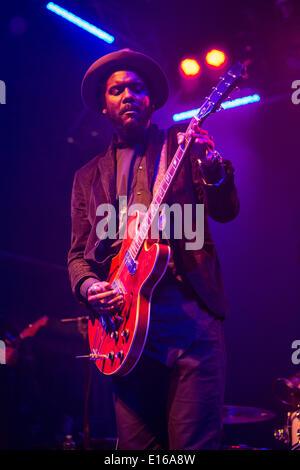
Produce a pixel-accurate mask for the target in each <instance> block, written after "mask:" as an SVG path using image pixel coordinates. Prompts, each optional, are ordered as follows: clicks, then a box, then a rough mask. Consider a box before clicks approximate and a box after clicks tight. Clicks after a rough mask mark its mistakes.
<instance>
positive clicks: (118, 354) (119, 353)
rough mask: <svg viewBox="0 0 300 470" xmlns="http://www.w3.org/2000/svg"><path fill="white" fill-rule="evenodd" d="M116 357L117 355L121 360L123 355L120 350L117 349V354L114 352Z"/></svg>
mask: <svg viewBox="0 0 300 470" xmlns="http://www.w3.org/2000/svg"><path fill="white" fill-rule="evenodd" d="M116 357H117V358H118V359H120V361H123V357H124V353H123V351H122V350H121V351H118V352H117V354H116Z"/></svg>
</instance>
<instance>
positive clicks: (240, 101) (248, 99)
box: [173, 94, 260, 121]
mask: <svg viewBox="0 0 300 470" xmlns="http://www.w3.org/2000/svg"><path fill="white" fill-rule="evenodd" d="M257 101H260V96H259V95H257V94H255V95H250V96H244V97H243V98H237V99H236V100H233V101H224V103H223V104H222V105H221V107H222V108H223V109H229V108H236V107H237V106H243V105H246V104H250V103H255V102H257ZM199 109H200V108H198V109H191V110H190V111H185V112H183V113H177V114H174V115H173V121H183V120H184V119H191V118H192V117H193V116H195V115H196V114H197V113H198V111H199Z"/></svg>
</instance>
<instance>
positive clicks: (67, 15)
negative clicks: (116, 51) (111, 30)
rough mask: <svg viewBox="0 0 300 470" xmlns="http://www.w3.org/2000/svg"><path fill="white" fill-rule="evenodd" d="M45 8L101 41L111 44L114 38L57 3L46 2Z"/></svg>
mask: <svg viewBox="0 0 300 470" xmlns="http://www.w3.org/2000/svg"><path fill="white" fill-rule="evenodd" d="M46 8H47V9H48V10H50V11H52V12H53V13H56V14H57V15H58V16H61V17H62V18H64V19H65V20H68V21H70V23H73V24H76V25H77V26H79V28H82V29H84V30H85V31H88V32H89V33H91V34H93V35H94V36H97V37H98V38H99V39H102V40H103V41H105V42H107V43H109V44H111V43H112V42H114V40H115V38H114V36H111V35H110V34H108V33H106V32H105V31H103V30H102V29H100V28H97V26H94V25H92V24H91V23H88V22H87V21H85V20H83V19H82V18H79V16H76V15H74V14H73V13H71V12H69V11H68V10H65V9H64V8H62V7H60V6H59V5H57V4H56V3H53V2H49V3H47V5H46Z"/></svg>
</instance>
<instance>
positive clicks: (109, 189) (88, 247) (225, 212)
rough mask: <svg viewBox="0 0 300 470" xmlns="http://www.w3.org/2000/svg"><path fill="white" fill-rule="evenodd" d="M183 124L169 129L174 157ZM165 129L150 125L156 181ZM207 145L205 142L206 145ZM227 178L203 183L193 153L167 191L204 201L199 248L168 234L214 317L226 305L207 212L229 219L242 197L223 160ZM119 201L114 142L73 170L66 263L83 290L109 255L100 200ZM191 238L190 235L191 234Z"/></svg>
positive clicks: (179, 198) (150, 165)
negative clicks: (98, 230)
mask: <svg viewBox="0 0 300 470" xmlns="http://www.w3.org/2000/svg"><path fill="white" fill-rule="evenodd" d="M183 130H184V127H183V126H180V125H179V126H178V125H177V126H173V127H172V128H171V129H169V130H168V133H167V138H168V144H167V159H168V163H169V162H170V161H171V159H172V157H173V155H174V153H175V151H176V149H177V138H176V134H177V132H179V131H183ZM164 135H165V134H164V132H163V131H160V130H159V129H158V128H157V126H155V125H151V127H150V131H149V138H148V145H147V149H146V164H147V175H148V181H153V177H154V173H155V164H156V162H157V158H158V156H159V155H160V152H161V148H162V143H163V139H164ZM203 151H204V148H203ZM225 168H226V178H225V181H224V182H223V183H222V184H221V185H220V186H217V187H213V186H204V185H203V183H202V175H201V171H200V167H199V165H198V164H197V159H196V158H195V156H193V155H190V156H189V157H187V158H186V160H185V161H184V163H183V165H182V167H181V168H180V170H179V172H178V175H177V177H176V180H175V181H174V184H173V186H172V188H171V190H170V192H169V195H168V198H167V201H166V202H168V203H169V204H173V203H179V204H181V205H183V204H195V203H203V204H204V205H205V220H204V246H203V247H202V248H201V249H200V250H186V249H185V243H186V241H187V240H185V239H184V238H183V239H181V240H170V244H171V246H172V253H173V257H174V261H175V265H176V267H177V269H178V270H179V272H181V273H182V274H183V276H184V277H185V278H187V279H188V280H189V282H190V283H191V284H192V286H193V288H194V290H195V292H196V294H197V295H198V297H199V299H200V300H201V302H202V303H204V304H205V305H206V307H207V309H208V310H209V311H210V312H211V314H213V315H214V316H216V317H219V318H224V317H225V316H226V314H227V311H228V305H227V299H226V295H225V293H224V289H223V283H222V276H221V270H220V265H219V261H218V257H217V253H216V250H215V247H214V244H213V242H212V238H211V235H210V231H209V226H208V216H210V217H211V218H213V219H214V220H216V221H219V222H228V221H230V220H232V219H233V218H235V217H236V216H237V214H238V212H239V200H238V196H237V192H236V187H235V185H234V176H233V173H234V171H233V168H232V165H231V163H230V162H229V161H228V160H225ZM103 203H109V204H113V205H114V206H115V207H117V205H116V162H115V152H114V146H113V143H111V144H110V146H109V148H108V149H107V151H106V152H105V153H103V154H101V155H98V156H97V157H95V158H94V159H92V160H91V161H89V162H88V163H87V164H86V165H85V166H83V167H82V168H81V169H79V170H78V171H77V172H76V173H75V176H74V183H73V190H72V199H71V216H72V238H71V248H70V250H69V253H68V268H69V275H70V280H71V285H72V289H73V292H74V293H75V295H77V297H78V298H79V299H80V300H81V301H83V299H82V298H81V296H80V291H79V289H80V285H81V284H82V282H83V281H84V280H85V279H87V278H88V277H95V278H97V279H100V280H105V279H106V276H107V273H108V270H109V264H110V262H109V261H110V259H111V256H112V255H113V254H112V252H111V250H110V244H111V241H109V240H108V239H106V240H101V239H98V237H97V234H96V226H97V224H98V222H99V221H100V220H101V217H99V216H96V209H97V207H98V206H99V205H100V204H103ZM188 241H190V240H188Z"/></svg>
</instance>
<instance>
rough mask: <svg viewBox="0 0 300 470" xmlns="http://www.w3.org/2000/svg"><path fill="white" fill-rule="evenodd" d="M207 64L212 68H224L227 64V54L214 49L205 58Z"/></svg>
mask: <svg viewBox="0 0 300 470" xmlns="http://www.w3.org/2000/svg"><path fill="white" fill-rule="evenodd" d="M205 60H206V63H207V64H208V65H210V66H212V67H216V68H218V67H222V66H223V65H225V62H226V54H225V52H223V51H219V50H218V49H212V50H211V51H209V52H208V53H207V54H206V56H205Z"/></svg>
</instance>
